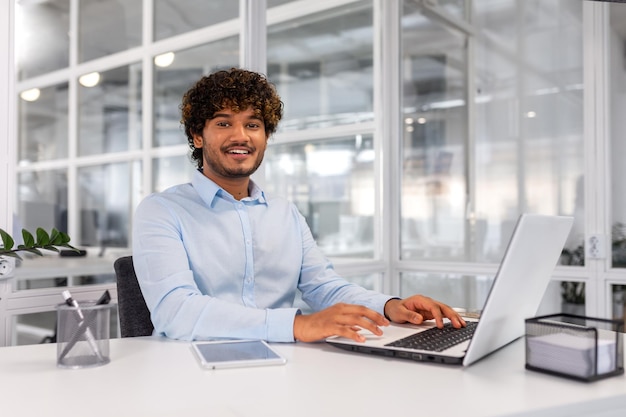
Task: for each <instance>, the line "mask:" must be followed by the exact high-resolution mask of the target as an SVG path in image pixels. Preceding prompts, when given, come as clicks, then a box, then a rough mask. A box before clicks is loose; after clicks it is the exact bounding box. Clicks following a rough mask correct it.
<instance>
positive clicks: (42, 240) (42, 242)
mask: <svg viewBox="0 0 626 417" xmlns="http://www.w3.org/2000/svg"><path fill="white" fill-rule="evenodd" d="M49 243H50V236H49V235H48V232H46V231H45V230H43V229H42V228H41V227H38V228H37V246H46V245H48V244H49Z"/></svg>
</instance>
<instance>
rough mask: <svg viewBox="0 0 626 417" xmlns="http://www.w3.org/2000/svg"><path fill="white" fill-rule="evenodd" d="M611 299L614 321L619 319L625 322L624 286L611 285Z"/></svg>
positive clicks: (625, 296) (625, 297) (625, 286)
mask: <svg viewBox="0 0 626 417" xmlns="http://www.w3.org/2000/svg"><path fill="white" fill-rule="evenodd" d="M611 287H612V299H613V312H612V316H613V318H614V319H621V320H624V322H626V285H624V284H619V285H612V286H611Z"/></svg>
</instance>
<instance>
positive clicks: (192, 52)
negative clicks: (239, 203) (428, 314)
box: [0, 0, 626, 344]
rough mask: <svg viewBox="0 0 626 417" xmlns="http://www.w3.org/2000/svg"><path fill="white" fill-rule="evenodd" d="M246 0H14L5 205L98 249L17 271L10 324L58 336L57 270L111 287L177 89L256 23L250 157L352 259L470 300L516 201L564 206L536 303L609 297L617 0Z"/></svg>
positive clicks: (388, 283) (574, 305) (171, 149)
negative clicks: (78, 265)
mask: <svg viewBox="0 0 626 417" xmlns="http://www.w3.org/2000/svg"><path fill="white" fill-rule="evenodd" d="M252 1H254V0H240V1H239V2H237V1H231V2H223V1H217V0H216V1H199V0H177V1H173V0H143V1H133V0H122V1H119V0H118V1H112V0H100V1H95V0H93V1H92V0H89V1H83V0H81V1H78V0H50V1H47V2H26V1H20V0H18V1H17V6H16V16H15V22H16V47H15V50H16V64H17V86H16V92H17V93H18V97H16V109H17V112H16V113H17V121H16V126H17V131H18V146H17V147H16V149H17V150H18V155H17V156H16V157H17V164H16V165H17V166H18V173H17V180H18V186H17V188H16V189H17V194H18V195H17V196H16V197H15V198H16V204H15V206H16V211H17V213H16V218H17V221H16V226H18V227H19V226H24V227H26V228H29V229H32V228H36V227H39V226H41V227H44V228H47V229H49V228H52V227H56V228H58V229H60V230H63V231H67V232H69V233H70V235H71V236H72V242H73V243H74V244H76V245H77V246H80V247H81V248H85V249H86V250H87V252H88V255H87V256H86V257H85V258H83V259H82V260H81V262H82V263H83V264H91V263H97V262H99V261H104V263H105V264H106V265H107V267H105V268H101V269H100V270H98V269H97V268H96V269H94V270H88V271H87V272H83V271H81V272H80V273H78V274H77V275H75V276H74V275H72V276H69V277H68V276H64V275H63V274H62V273H56V272H55V273H53V272H54V270H52V271H53V272H51V273H50V274H48V275H46V276H37V277H34V276H30V275H29V276H28V277H25V278H23V279H22V278H20V279H17V280H16V282H15V285H14V288H13V290H12V292H11V293H10V294H8V295H4V296H6V297H8V299H9V300H13V301H12V304H11V305H12V306H16V307H15V308H13V309H12V310H10V311H4V312H0V313H2V315H3V316H5V317H8V319H7V320H8V321H9V322H10V323H9V327H11V329H12V331H11V332H10V334H9V336H8V338H7V337H5V339H7V340H6V341H5V343H7V344H21V343H37V342H38V341H41V340H43V339H46V338H49V337H52V336H53V325H52V324H51V323H54V311H53V310H54V305H55V304H56V303H58V302H59V299H58V295H59V294H60V291H61V289H60V288H59V287H64V286H68V285H69V286H74V287H76V288H74V289H73V292H74V291H75V292H77V293H80V292H81V291H83V293H81V294H83V295H89V294H94V295H97V294H98V292H100V291H101V290H103V289H106V288H110V289H114V285H115V284H114V276H113V275H112V273H111V271H112V262H113V260H114V258H115V257H116V256H118V255H120V254H126V253H128V252H129V247H130V238H131V236H130V230H131V224H132V216H133V211H134V208H135V207H136V205H137V203H138V202H139V201H140V200H141V199H142V198H143V197H144V196H145V195H147V194H148V193H151V192H155V191H162V190H164V189H165V188H167V187H169V186H171V185H174V184H178V183H181V182H185V181H188V180H189V178H190V176H191V173H192V172H193V169H194V167H193V164H192V163H191V162H190V160H189V157H188V146H187V142H186V138H185V137H184V134H183V132H182V130H181V128H180V124H179V118H180V114H179V109H178V105H179V103H180V99H181V96H182V94H183V92H184V91H186V90H187V89H188V88H189V86H190V85H191V84H192V83H193V82H195V81H196V80H197V79H198V78H200V77H201V76H202V75H204V74H208V73H210V72H213V71H215V70H216V69H220V68H228V67H232V66H242V65H245V64H247V65H252V66H254V65H256V64H257V63H255V62H252V63H251V62H248V63H243V62H242V59H244V58H242V57H243V55H244V54H242V50H244V49H245V47H246V45H245V44H244V42H246V39H249V38H248V37H247V35H248V34H247V33H245V32H244V31H245V30H248V29H244V28H247V27H252V28H253V29H255V28H256V29H258V28H259V25H261V24H265V25H266V26H263V27H262V29H263V31H264V32H265V33H266V36H267V49H266V50H265V51H261V53H260V54H261V56H262V58H263V59H262V61H263V62H266V65H267V66H266V70H265V72H266V74H267V76H268V78H269V79H270V80H271V81H272V82H273V83H274V84H276V86H277V89H278V91H279V93H280V94H281V97H282V99H283V101H284V103H285V114H284V119H283V121H282V123H281V125H280V127H279V131H278V132H277V133H276V134H275V135H274V137H272V138H271V139H270V146H269V149H268V151H267V152H266V159H265V162H264V164H263V165H262V169H261V170H260V171H259V172H258V173H257V174H256V176H255V179H256V180H257V181H259V182H260V183H261V184H262V185H263V187H264V188H265V189H266V191H267V192H268V193H272V194H280V195H283V196H285V197H287V198H289V199H290V200H292V201H294V203H295V204H296V205H297V206H298V208H299V209H300V211H301V212H302V213H303V215H304V216H305V217H306V220H307V222H308V224H309V225H310V227H311V229H312V231H313V234H314V236H315V238H316V240H317V242H318V244H319V245H320V247H321V248H322V250H323V251H324V252H325V253H326V254H327V255H328V256H329V257H330V258H331V260H333V262H334V263H335V265H336V267H337V269H338V270H339V271H340V272H341V273H342V274H344V275H345V276H346V277H347V278H348V279H349V280H351V281H354V282H358V283H360V284H362V285H364V286H366V287H368V288H372V289H377V290H383V291H387V292H393V293H395V294H398V295H403V296H405V295H409V294H412V293H416V292H419V293H424V294H428V295H431V296H433V297H436V298H439V299H441V300H443V301H445V302H448V303H450V304H452V305H454V306H457V307H463V308H467V309H470V310H478V309H480V308H481V306H482V303H484V300H485V298H486V295H487V293H488V291H489V288H490V285H491V282H492V280H493V277H494V275H495V272H496V269H497V264H498V262H499V261H500V259H501V257H502V254H503V252H504V249H505V247H506V243H507V242H508V239H509V237H510V235H511V233H512V229H513V226H514V224H515V221H516V219H517V217H518V215H519V214H520V213H523V212H537V213H544V214H561V215H572V216H574V218H575V226H574V229H573V230H572V233H571V235H570V238H569V239H568V242H567V244H566V247H565V248H564V251H563V256H562V257H561V260H560V262H559V266H558V267H557V268H556V269H555V272H554V275H553V282H552V284H551V285H550V288H549V290H548V292H547V294H546V296H545V299H544V303H543V306H542V310H543V311H545V312H552V311H565V310H566V309H572V310H571V311H577V312H581V311H583V312H584V311H586V312H587V314H590V315H598V316H611V315H616V316H620V315H621V316H623V303H624V300H625V299H626V297H625V296H624V294H625V293H626V290H624V288H626V286H625V285H626V272H624V268H623V267H624V265H626V261H624V262H623V259H626V256H623V252H624V248H625V247H626V244H625V243H624V241H626V238H624V236H625V235H626V232H625V230H626V228H625V227H624V224H626V218H624V216H623V215H621V214H620V213H624V199H623V198H621V197H620V196H621V195H623V194H625V193H624V192H622V191H623V190H622V188H623V186H622V185H621V181H620V179H621V178H623V177H624V175H623V173H622V172H621V170H622V169H623V168H622V165H623V164H621V163H620V158H621V156H620V155H623V152H624V149H623V145H622V142H623V141H622V140H621V137H620V132H622V131H623V130H624V129H623V128H622V126H621V124H620V123H624V122H623V118H622V117H620V116H619V115H620V114H621V113H623V111H624V106H626V101H625V100H624V95H625V93H624V91H625V88H624V86H626V82H625V81H624V80H625V79H626V78H625V71H624V68H625V66H624V61H623V60H624V58H623V54H622V53H621V52H620V51H623V45H624V41H625V32H624V23H623V22H626V18H624V17H625V16H624V13H625V9H626V4H617V3H610V2H594V1H588V0H576V1H571V0H541V1H538V0H507V1H500V0H499V1H494V0H472V1H467V0H440V1H438V2H429V1H415V0H324V1H316V2H310V1H306V0H263V1H261V2H262V3H264V4H265V5H266V7H267V14H266V16H265V18H264V19H260V20H258V21H257V20H256V17H255V16H251V18H250V19H251V22H248V23H249V25H244V24H243V22H241V18H240V7H241V6H242V5H244V6H246V5H247V6H250V4H251V3H250V2H252ZM226 3H227V4H226ZM620 16H621V17H620ZM263 22H264V23H263ZM33 28H37V30H33ZM263 31H262V32H263ZM72 33H75V34H76V36H74V37H72V36H70V34H72ZM255 33H256V32H255ZM44 45H45V47H44ZM605 74H606V75H605ZM381 103H382V104H381ZM396 109H397V110H396ZM600 110H605V111H600ZM393 132H397V134H395V133H393ZM607 167H610V169H607ZM592 243H593V244H594V245H596V246H594V247H593V248H594V249H593V250H592V251H590V245H591V244H592ZM34 261H35V260H31V259H27V260H25V261H24V265H27V264H28V263H29V262H34ZM102 271H105V272H102ZM581 309H582V310H581ZM568 311H570V310H568ZM47 340H49V339H47Z"/></svg>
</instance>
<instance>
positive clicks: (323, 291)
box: [298, 213, 393, 314]
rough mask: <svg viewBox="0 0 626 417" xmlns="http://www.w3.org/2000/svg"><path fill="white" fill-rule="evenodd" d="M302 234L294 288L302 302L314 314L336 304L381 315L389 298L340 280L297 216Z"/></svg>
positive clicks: (305, 224)
mask: <svg viewBox="0 0 626 417" xmlns="http://www.w3.org/2000/svg"><path fill="white" fill-rule="evenodd" d="M298 217H299V219H300V231H301V234H302V244H303V245H302V248H303V249H302V250H303V253H302V259H303V260H302V270H301V275H300V282H299V285H298V288H299V289H300V291H301V292H302V300H303V301H304V302H306V303H307V304H308V305H309V306H310V307H311V308H313V309H314V310H323V309H324V308H327V307H330V306H332V305H334V304H337V303H340V302H341V303H348V304H358V305H363V306H365V307H368V308H370V309H372V310H374V311H376V312H378V313H380V314H384V309H385V303H386V302H387V301H389V300H390V299H391V298H393V297H391V296H389V295H385V294H381V293H379V292H377V291H371V290H367V289H365V288H363V287H361V286H359V285H356V284H352V283H350V282H348V281H346V280H345V279H344V278H342V277H340V276H339V274H337V272H336V271H335V269H334V267H333V265H332V263H331V262H330V260H328V258H327V257H326V256H325V255H324V254H323V253H322V251H321V250H320V248H319V247H318V246H317V244H316V242H315V240H314V239H313V235H312V233H311V230H310V228H309V226H308V225H307V223H306V220H305V219H304V217H303V216H302V215H301V214H300V213H298Z"/></svg>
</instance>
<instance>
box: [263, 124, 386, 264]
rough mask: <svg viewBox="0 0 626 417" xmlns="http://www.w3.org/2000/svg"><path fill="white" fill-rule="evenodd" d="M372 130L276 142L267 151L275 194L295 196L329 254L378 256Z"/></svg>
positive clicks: (270, 190) (268, 178) (269, 178)
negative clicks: (314, 139) (306, 140)
mask: <svg viewBox="0 0 626 417" xmlns="http://www.w3.org/2000/svg"><path fill="white" fill-rule="evenodd" d="M372 142H373V139H372V136H371V135H356V136H355V137H349V138H339V139H333V140H324V141H320V142H315V143H309V144H291V145H273V146H271V148H270V149H269V150H268V151H267V153H266V154H265V162H264V164H265V173H266V184H267V185H266V186H265V189H266V190H267V192H268V193H270V195H280V196H282V197H285V198H287V199H288V200H290V201H292V202H293V203H294V204H296V206H297V207H298V209H299V210H300V212H301V213H302V215H303V216H304V217H305V218H306V220H307V223H308V224H309V227H310V228H311V231H312V233H313V237H314V238H315V240H316V241H317V243H318V245H319V246H320V248H321V249H322V251H323V252H324V253H325V254H326V255H328V256H337V257H359V258H371V257H373V256H374V249H373V242H374V222H373V219H374V202H375V195H374V194H375V189H374V150H373V146H372Z"/></svg>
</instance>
